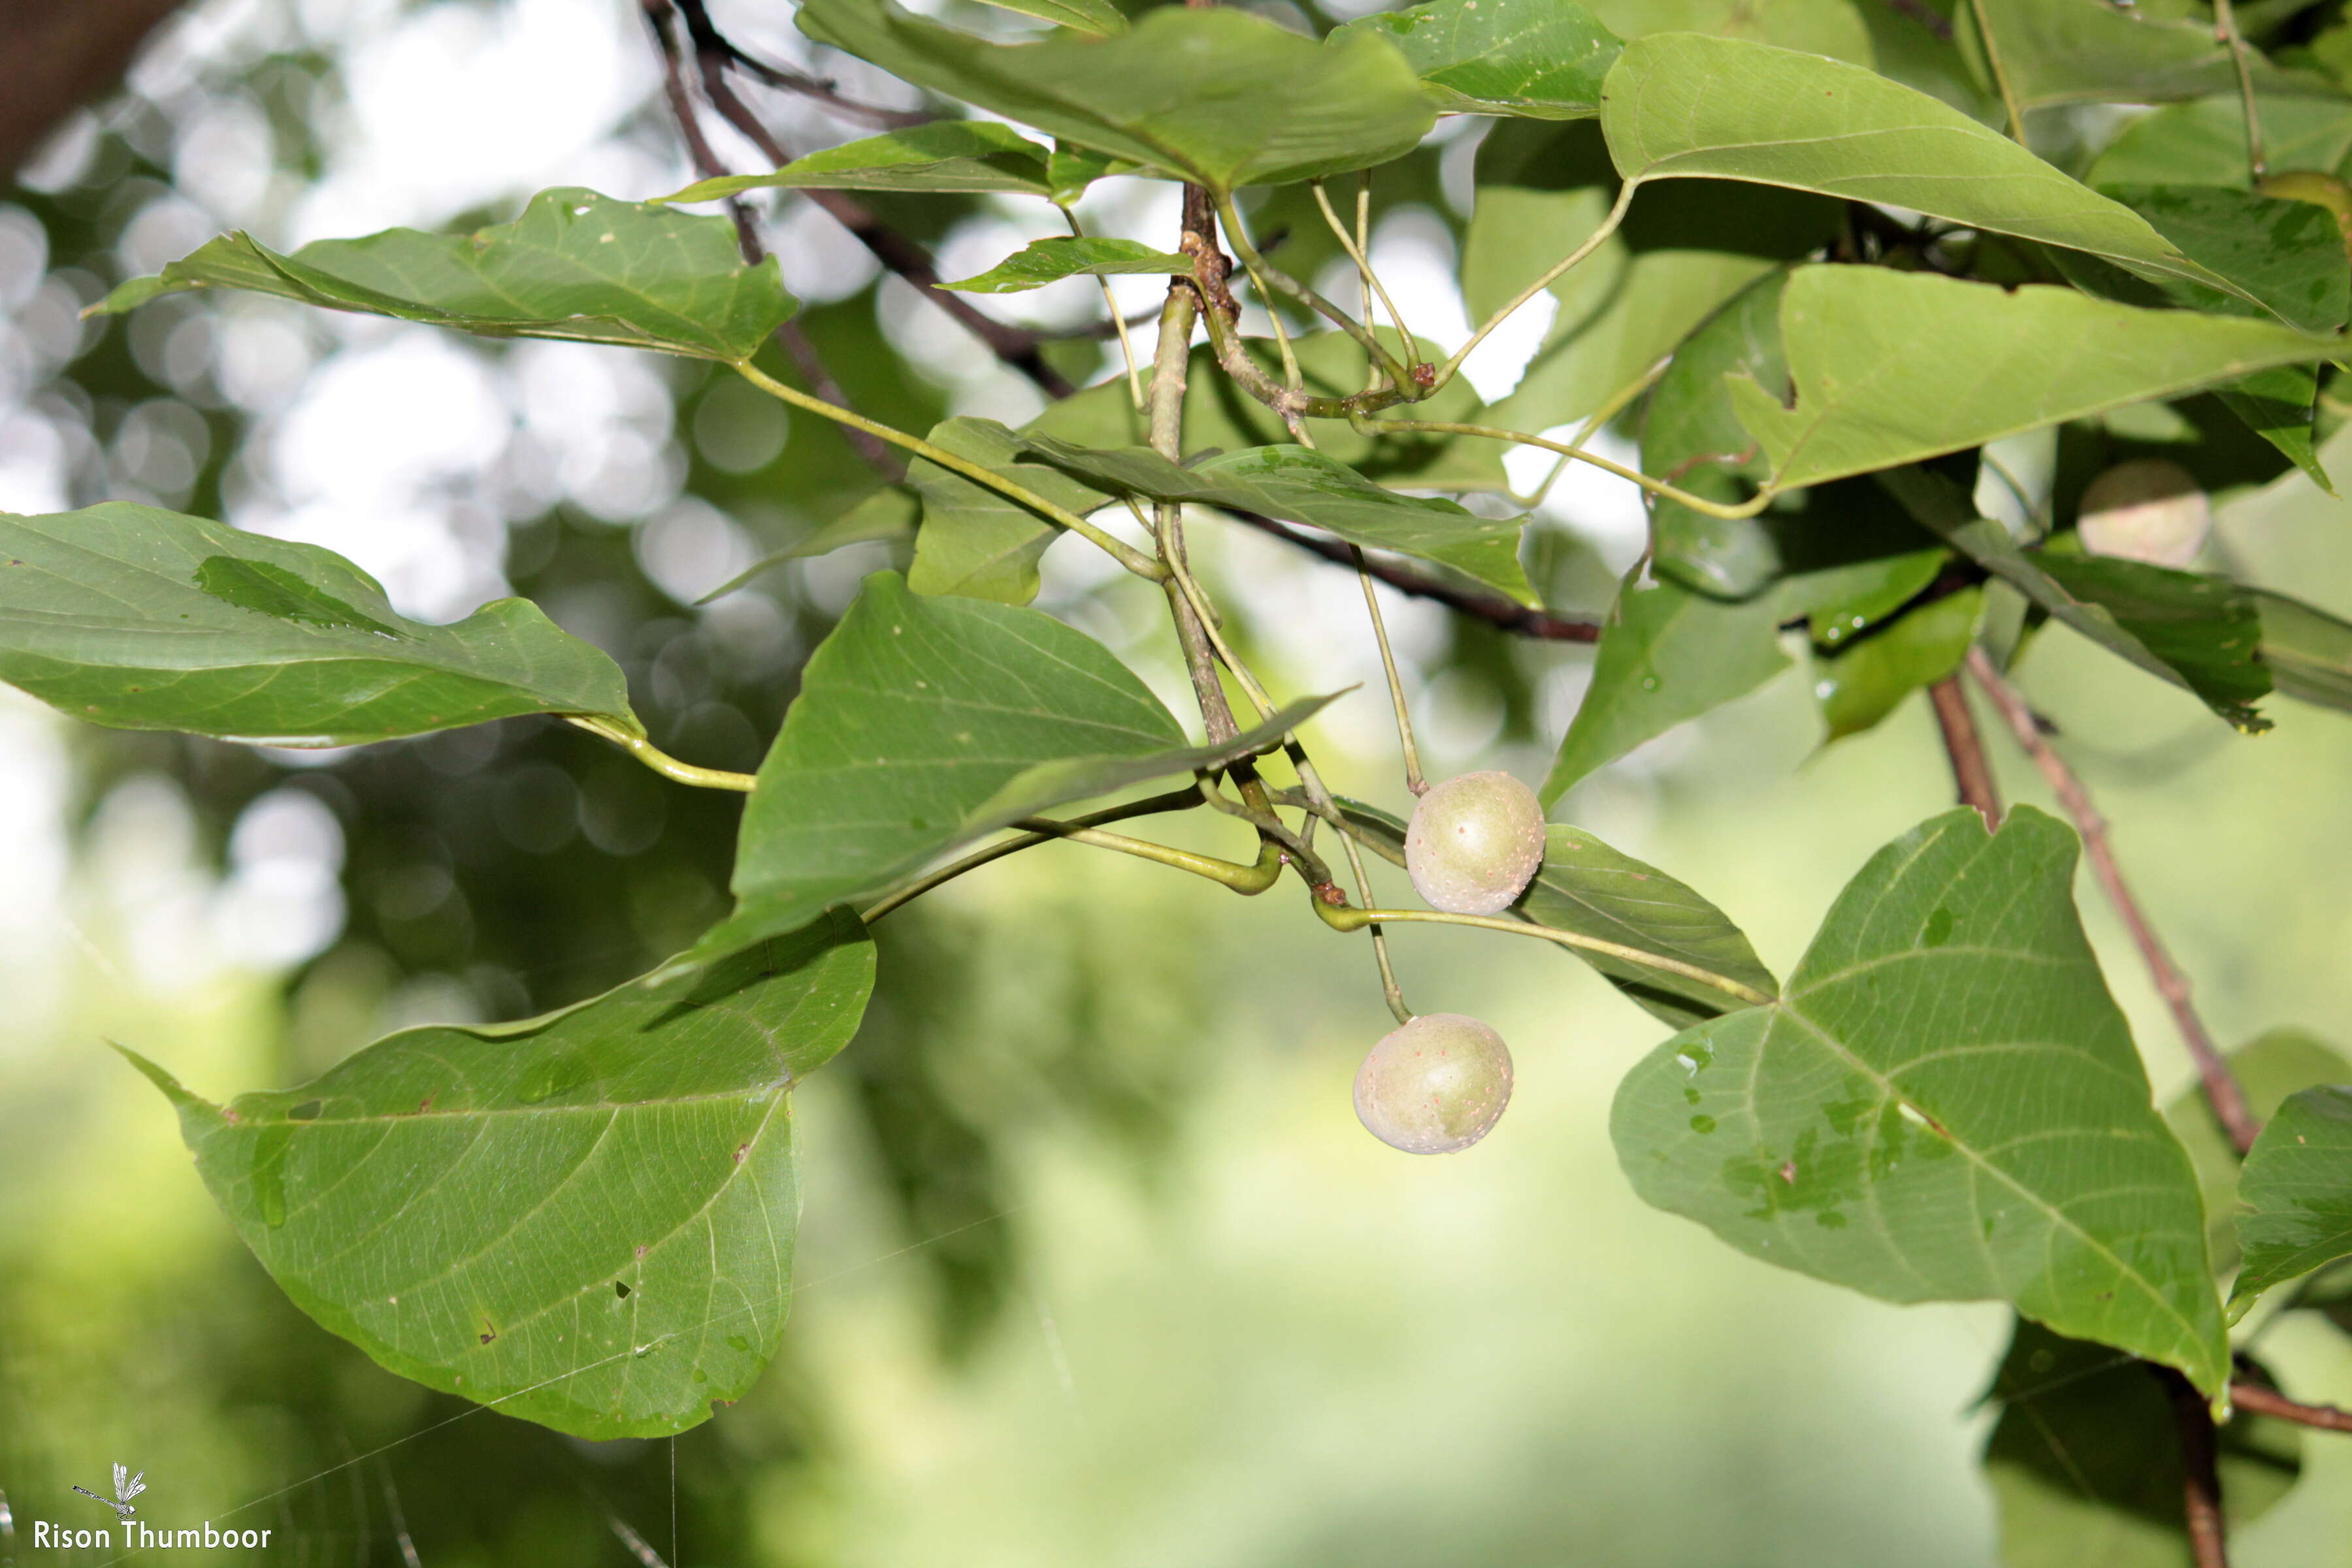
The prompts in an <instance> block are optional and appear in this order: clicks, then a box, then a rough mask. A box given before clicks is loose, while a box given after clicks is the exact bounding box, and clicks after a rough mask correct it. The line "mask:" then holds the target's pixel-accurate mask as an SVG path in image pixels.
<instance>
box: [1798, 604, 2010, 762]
mask: <svg viewBox="0 0 2352 1568" xmlns="http://www.w3.org/2000/svg"><path fill="white" fill-rule="evenodd" d="M1983 610H1984V595H1983V593H1982V591H1981V590H1979V589H1976V588H1963V589H1961V590H1960V591H1959V592H1958V593H1956V594H1947V595H1944V596H1943V597H1942V598H1940V599H1935V600H1931V601H1930V602H1928V603H1927V604H1925V605H1920V606H1919V607H1918V608H1916V609H1915V610H1913V611H1911V612H1910V613H1909V614H1908V615H1906V616H1902V617H1901V618H1899V619H1897V620H1896V621H1895V622H1894V623H1893V624H1892V625H1890V626H1886V627H1885V629H1884V630H1883V631H1880V632H1878V633H1876V634H1875V635H1874V636H1871V637H1862V638H1859V639H1857V640H1856V641H1854V642H1853V644H1852V645H1851V646H1850V647H1847V648H1845V649H1844V651H1843V652H1841V653H1839V654H1837V655H1836V656H1834V657H1833V658H1822V659H1818V660H1816V661H1815V663H1814V666H1813V695H1814V696H1815V697H1816V698H1818V699H1819V700H1820V701H1821V705H1822V722H1823V723H1824V724H1826V725H1827V726H1828V728H1829V738H1830V739H1831V740H1832V741H1838V740H1843V739H1844V738H1845V737H1846V736H1848V735H1859V734H1861V733H1862V732H1863V731H1865V730H1869V729H1872V728H1874V727H1875V726H1876V725H1877V723H1878V721H1880V720H1882V719H1884V718H1885V717H1886V716H1887V715H1888V714H1889V713H1892V712H1894V711H1895V709H1896V708H1897V707H1899V706H1900V705H1901V704H1902V701H1903V700H1904V699H1905V698H1906V697H1908V696H1910V695H1911V694H1912V693H1913V692H1915V691H1916V690H1918V689H1921V688H1922V687H1927V686H1933V685H1934V684H1935V683H1936V682H1937V681H1939V680H1941V679H1944V678H1945V677H1946V676H1948V675H1950V674H1952V673H1953V672H1954V671H1956V670H1958V668H1960V661H1961V660H1962V659H1964V658H1967V657H1968V653H1969V644H1970V643H1972V642H1974V641H1975V640H1976V635H1977V622H1978V619H1979V616H1981V615H1982V613H1983Z"/></svg>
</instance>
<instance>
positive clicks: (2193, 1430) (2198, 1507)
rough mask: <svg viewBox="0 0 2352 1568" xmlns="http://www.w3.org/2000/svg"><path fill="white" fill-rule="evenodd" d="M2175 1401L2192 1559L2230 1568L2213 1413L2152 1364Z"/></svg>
mask: <svg viewBox="0 0 2352 1568" xmlns="http://www.w3.org/2000/svg"><path fill="white" fill-rule="evenodd" d="M2148 1370H2149V1371H2150V1372H2152V1373H2155V1374H2156V1376H2157V1379H2158V1382H2160V1383H2162V1384H2164V1392H2165V1394H2167V1395H2168V1397H2169V1398H2170V1399H2171V1401H2172V1419H2173V1425H2174V1426H2176V1427H2178V1428H2179V1433H2180V1492H2181V1502H2182V1512H2183V1514H2184V1515H2185V1518H2186V1521H2187V1523H2188V1526H2189V1559H2190V1561H2191V1562H2193V1563H2196V1565H2197V1568H2230V1545H2229V1539H2228V1536H2227V1533H2226V1531H2225V1528H2224V1526H2223V1524H2222V1521H2221V1463H2220V1459H2219V1458H2218V1456H2217V1454H2216V1452H2215V1446H2214V1434H2213V1410H2212V1407H2211V1406H2210V1405H2207V1404H2206V1403H2205V1396H2204V1395H2203V1394H2200V1393H2198V1392H2197V1389H2196V1387H2195V1385H2194V1384H2191V1383H2190V1382H2189V1380H2188V1379H2187V1378H2185V1377H2183V1376H2182V1375H2181V1374H2180V1373H2179V1372H2178V1371H2177V1370H2175V1369H2174V1368H2172V1367H2168V1366H2156V1365H2153V1364H2151V1365H2150V1366H2149V1367H2148Z"/></svg>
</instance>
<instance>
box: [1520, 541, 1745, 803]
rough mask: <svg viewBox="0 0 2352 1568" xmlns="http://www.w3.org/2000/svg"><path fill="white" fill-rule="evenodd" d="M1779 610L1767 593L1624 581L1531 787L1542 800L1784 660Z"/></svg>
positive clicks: (1738, 691) (1737, 693) (1739, 690)
mask: <svg viewBox="0 0 2352 1568" xmlns="http://www.w3.org/2000/svg"><path fill="white" fill-rule="evenodd" d="M1780 619H1781V616H1780V605H1778V603H1777V602H1776V601H1775V600H1774V599H1773V597H1772V596H1771V595H1763V596H1761V597H1759V598H1755V599H1750V600H1748V601H1746V602H1745V603H1727V602H1725V601H1724V600H1721V599H1714V598H1709V597H1708V596H1707V595H1704V594H1695V593H1693V592H1691V591H1690V590H1689V589H1687V588H1685V587H1683V586H1682V585H1681V584H1676V583H1672V582H1659V583H1654V584H1649V585H1648V586H1645V587H1634V586H1630V585H1629V586H1628V587H1626V588H1625V589H1624V590H1623V591H1622V593H1620V594H1619V595H1617V606H1616V608H1615V610H1614V611H1612V614H1611V616H1610V618H1609V626H1608V627H1607V629H1605V630H1604V631H1603V632H1602V633H1601V647H1600V648H1599V650H1598V651H1597V653H1596V654H1595V655H1594V658H1593V662H1592V684H1591V687H1589V688H1588V689H1586V691H1585V693H1584V700H1583V701H1582V702H1581V703H1580V704H1579V705H1578V706H1577V710H1576V717H1575V718H1574V719H1572V720H1570V722H1569V726H1568V733H1567V734H1565V735H1563V736H1561V737H1560V742H1559V756H1558V757H1556V758H1555V759H1553V762H1552V765H1551V773H1549V776H1547V777H1546V778H1545V780H1544V784H1543V788H1542V789H1541V790H1540V791H1538V795H1540V796H1541V798H1542V800H1543V802H1544V804H1545V805H1552V804H1554V803H1555V802H1557V801H1558V800H1559V797H1560V796H1561V795H1566V794H1567V793H1568V791H1569V788H1570V785H1572V784H1576V783H1577V781H1579V780H1580V779H1582V778H1583V777H1584V776H1585V775H1586V774H1588V773H1591V772H1592V771H1593V770H1594V769H1596V768H1598V767H1601V765H1602V764H1604V763H1612V762H1614V761H1616V760H1617V759H1618V758H1619V757H1622V756H1623V755H1624V754H1625V753H1626V752H1630V751H1632V750H1633V748H1634V747H1636V746H1638V745H1640V744H1641V743H1642V742H1644V741H1648V740H1653V739H1654V738H1655V737H1657V736H1659V735H1663V734H1664V733H1665V732H1666V731H1668V730H1671V729H1673V728H1674V727H1675V725H1677V724H1679V723H1681V722H1683V721H1685V720H1686V719H1696V718H1697V717H1698V716H1699V715H1700V714H1702V713H1706V712H1708V711H1710V710H1714V709H1717V708H1719V707H1721V706H1722V705H1723V704H1724V703H1726V702H1728V701H1730V700H1732V699H1733V698H1735V697H1743V696H1745V695H1747V694H1748V692H1750V691H1753V690H1755V689H1756V688H1758V687H1759V686H1761V685H1763V684H1764V683H1765V682H1766V681H1767V680H1769V679H1771V678H1772V677H1773V676H1775V675H1778V674H1779V673H1780V671H1781V670H1783V669H1786V668H1788V667H1789V656H1788V655H1787V654H1785V653H1783V652H1781V651H1780Z"/></svg>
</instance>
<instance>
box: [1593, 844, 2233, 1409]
mask: <svg viewBox="0 0 2352 1568" xmlns="http://www.w3.org/2000/svg"><path fill="white" fill-rule="evenodd" d="M2076 858H2077V857H2076V844H2075V839H2074V834H2073V832H2072V831H2071V830H2069V829H2068V828H2067V827H2065V826H2063V824H2061V823H2059V822H2057V821H2055V820H2053V818H2051V817H2049V816H2045V815H2044V814H2042V813H2041V812H2039V811H2036V810H2034V809H2033V808H2032V807H2031V806H2020V807H2018V808H2017V809H2016V810H2015V811H2013V812H2011V814H2010V816H2009V818H2008V820H2007V821H2006V822H2005V823H2004V824H2003V825H2002V826H2001V828H2000V832H1999V833H1997V834H1990V835H1989V834H1987V833H1986V832H1985V828H1984V823H1983V820H1982V818H1980V817H1979V816H1977V814H1976V813H1975V812H1974V811H1973V810H1970V809H1968V808H1966V807H1962V808H1961V809H1959V810H1957V811H1952V812H1948V813H1946V814H1944V815H1943V816H1937V817H1933V818H1931V819H1929V820H1928V821H1927V822H1926V823H1923V824H1922V825H1920V826H1918V827H1916V828H1914V829H1912V830H1911V831H1910V832H1909V833H1906V834H1905V835H1904V836H1903V837H1900V838H1898V839H1896V840H1895V842H1894V843H1892V844H1890V845H1888V846H1887V847H1885V848H1884V849H1882V850H1880V851H1879V852H1878V853H1877V854H1876V855H1875V856H1874V857H1873V858H1871V860H1870V863H1869V864H1868V865H1866V866H1865V867H1864V868H1863V869H1862V871H1861V872H1860V873H1859V874H1858V875H1857V876H1856V877H1855V878H1854V879H1853V881H1852V882H1850V883H1848V884H1847V886H1846V889H1845V891H1844V892H1843V893H1842V894H1840V895H1839V897H1838V900H1837V902H1836V903H1835V904H1834V905H1833V906H1832V908H1831V910H1830V912H1829V915H1828V918H1827V919H1825V920H1824V921H1822V928H1821V930H1820V931H1819V932H1818V933H1816V934H1815V936H1814V938H1813V942H1812V945H1811V948H1810V949H1808V950H1807V952H1806V954H1805V957H1804V959H1803V961H1802V962H1801V963H1799V964H1798V966H1797V970H1796V973H1794V974H1792V975H1790V979H1789V983H1788V986H1787V988H1786V990H1785V991H1784V993H1783V994H1782V995H1781V997H1780V1000H1779V1001H1777V1002H1775V1003H1773V1004H1772V1005H1769V1006H1766V1007H1753V1008H1749V1009H1748V1010H1746V1011H1744V1012H1739V1013H1734V1014H1731V1015H1729V1016H1727V1017H1723V1018H1719V1019H1717V1020H1715V1021H1713V1022H1711V1023H1706V1024H1702V1025H1699V1026H1696V1027H1695V1028H1691V1029H1687V1030H1685V1031H1684V1032H1683V1033H1682V1034H1680V1035H1677V1036H1675V1037H1674V1038H1673V1039H1671V1040H1668V1041H1667V1042H1666V1043H1665V1044H1664V1045H1662V1046H1660V1047H1658V1048H1657V1049H1656V1050H1654V1052H1652V1053H1651V1054H1650V1056H1649V1057H1648V1058H1645V1059H1644V1060H1643V1062H1642V1063H1641V1064H1640V1065H1639V1066H1637V1067H1635V1068H1633V1071H1632V1072H1631V1073H1630V1074H1628V1075H1627V1076H1626V1078H1625V1079H1624V1081H1623V1083H1622V1085H1621V1086H1620V1087H1619V1089H1618V1092H1617V1100H1616V1105H1615V1108H1614V1110H1613V1111H1612V1117H1611V1126H1610V1131H1611V1134H1612V1137H1613V1139H1614V1140H1615V1142H1616V1145H1617V1155H1618V1160H1619V1162H1620V1163H1622V1165H1623V1166H1624V1168H1625V1172H1626V1173H1627V1175H1628V1176H1630V1177H1631V1178H1632V1180H1633V1188H1634V1191H1635V1192H1637V1193H1638V1194H1640V1195H1641V1196H1642V1197H1643V1199H1644V1200H1645V1201H1646V1202H1648V1203H1651V1204H1653V1205H1656V1206H1657V1207H1660V1208H1663V1209H1665V1210H1668V1211H1669V1212H1671V1213H1675V1214H1680V1215H1687V1216H1688V1217H1690V1218H1693V1219H1696V1220H1697V1221H1699V1222H1700V1223H1701V1224H1703V1225H1705V1226H1707V1227H1708V1228H1709V1229H1711V1230H1713V1231H1714V1232H1715V1233H1716V1234H1717V1236H1718V1237H1722V1238H1723V1239H1724V1240H1725V1241H1727V1242H1729V1243H1730V1244H1731V1245H1732V1246H1734V1247H1738V1248H1739V1249H1740V1250H1741V1251H1743V1252H1747V1253H1749V1254H1751V1255H1753V1256H1755V1257H1757V1258H1762V1259H1763V1260H1764V1261H1766V1262H1768V1263H1777V1264H1779V1265H1780V1266H1781V1267H1783V1268H1794V1269H1797V1270H1799V1271H1801V1272H1803V1273H1807V1274H1811V1275H1813V1276H1814V1277H1816V1278H1818V1279H1827V1280H1829V1281H1831V1282H1832V1283H1834V1284H1841V1285H1846V1286H1850V1287H1852V1288H1853V1289H1859V1290H1863V1291H1865V1292H1867V1293H1869V1294H1871V1295H1874V1296H1878V1297H1881V1298H1883V1299H1885V1300H1891V1301H1926V1300H2007V1301H2009V1302H2011V1304H2012V1305H2014V1306H2015V1307H2016V1308H2017V1310H2019V1311H2020V1312H2021V1313H2023V1314H2024V1315H2026V1316H2027V1317H2030V1318H2032V1319H2034V1320H2035V1321H2039V1322H2042V1323H2046V1324H2048V1325H2049V1326H2050V1327H2052V1328H2053V1329H2055V1330H2057V1331H2059V1332H2061V1333H2064V1334H2067V1335H2070V1336H2072V1337H2074V1338H2081V1339H2091V1340H2095V1341H2097V1342H2100V1343H2102V1344H2108V1345H2114V1346H2116V1348H2118V1349H2120V1350H2124V1351H2128V1352H2131V1353H2133V1354H2135V1355H2140V1356H2144V1357H2146V1358H2147V1359H2149V1360H2151V1361H2158V1362H2162V1363H2165V1364H2167V1365H2169V1366H2176V1367H2179V1369H2180V1370H2181V1371H2183V1372H2184V1373H2187V1374H2188V1375H2189V1378H2190V1380H2191V1381H2193V1382H2194V1383H2195V1384H2197V1385H2198V1386H2199V1387H2200V1388H2201V1389H2203V1390H2204V1391H2205V1392H2206V1393H2207V1394H2209V1395H2218V1394H2220V1393H2221V1390H2222V1388H2223V1387H2224V1386H2225V1385H2226V1384H2227V1383H2228V1381H2229V1375H2230V1352H2229V1342H2228V1340H2227V1338H2226V1336H2225V1335H2224V1334H2223V1332H2222V1327H2221V1301H2220V1300H2219V1299H2218V1297H2217V1296H2216V1294H2215V1292H2214V1290H2213V1287H2212V1282H2211V1278H2210V1264H2209V1261H2208V1258H2207V1256H2206V1251H2205V1236H2204V1226H2203V1215H2202V1212H2201V1210H2200V1205H2199V1202H2198V1194H2197V1181H2196V1176H2195V1173H2193V1172H2192V1170H2191V1169H2190V1167H2189V1157H2188V1156H2187V1155H2186V1154H2185V1153H2183V1152H2182V1151H2181V1148H2180V1145H2179V1142H2176V1141H2175V1140H2174V1139H2173V1137H2172V1134H2171V1133H2170V1132H2169V1131H2168V1130H2167V1129H2166V1127H2165V1124H2164V1121H2163V1119H2162V1118H2161V1117H2159V1116H2158V1114H2157V1113H2156V1110H2155V1109H2154V1107H2152V1106H2151V1105H2150V1104H2149V1102H2148V1086H2147V1076H2146V1074H2145V1073H2144V1072H2143V1071H2142V1069H2141V1067H2140V1060H2139V1055H2138V1052H2137V1050H2136V1049H2135V1048H2134V1047H2133V1045H2132V1039H2131V1032H2130V1029H2129V1028H2128V1026H2126V1024H2125V1022H2124V1017H2123V1015H2122V1013H2121V1012H2120V1011H2118V1010H2117V1008H2116V1005H2115V1001H2114V999H2113V998H2112V997H2111V996H2109V995H2108V994H2107V988H2106V984H2105V980H2104V979H2103V978H2102V977H2101V975H2100V973H2099V966H2098V961H2097V959H2096V958H2095V957H2094V956H2093V954H2092V952H2091V948H2090V944H2089V942H2086V941H2085V940H2084V936H2083V930H2082V925H2081V923H2080V921H2078V920H2077V919H2076V916H2075V912H2074V897H2073V889H2074V868H2075V861H2076Z"/></svg>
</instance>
